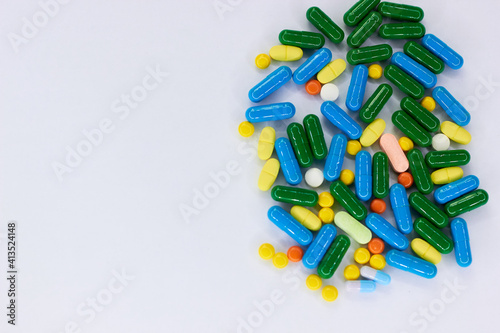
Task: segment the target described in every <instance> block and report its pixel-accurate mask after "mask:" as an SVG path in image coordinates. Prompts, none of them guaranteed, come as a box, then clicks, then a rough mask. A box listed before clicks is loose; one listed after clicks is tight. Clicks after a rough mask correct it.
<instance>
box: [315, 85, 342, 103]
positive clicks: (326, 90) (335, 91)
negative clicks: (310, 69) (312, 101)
mask: <svg viewBox="0 0 500 333" xmlns="http://www.w3.org/2000/svg"><path fill="white" fill-rule="evenodd" d="M339 94H340V92H339V88H338V87H337V86H336V85H334V84H333V83H327V84H324V85H323V87H321V92H320V96H321V98H322V99H323V100H324V101H335V100H337V98H339Z"/></svg>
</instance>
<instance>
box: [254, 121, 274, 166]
mask: <svg viewBox="0 0 500 333" xmlns="http://www.w3.org/2000/svg"><path fill="white" fill-rule="evenodd" d="M274 141H276V131H275V130H274V128H272V127H270V126H267V127H264V128H263V129H262V132H260V136H259V143H258V145H257V155H258V156H259V158H260V159H261V160H264V161H265V160H267V159H269V158H270V157H271V155H272V154H273V151H274Z"/></svg>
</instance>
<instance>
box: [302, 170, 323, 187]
mask: <svg viewBox="0 0 500 333" xmlns="http://www.w3.org/2000/svg"><path fill="white" fill-rule="evenodd" d="M304 178H305V180H306V184H307V185H309V186H311V187H320V186H321V184H323V181H324V180H325V176H324V175H323V171H321V170H320V169H318V168H311V169H309V170H307V171H306V174H305V176H304Z"/></svg>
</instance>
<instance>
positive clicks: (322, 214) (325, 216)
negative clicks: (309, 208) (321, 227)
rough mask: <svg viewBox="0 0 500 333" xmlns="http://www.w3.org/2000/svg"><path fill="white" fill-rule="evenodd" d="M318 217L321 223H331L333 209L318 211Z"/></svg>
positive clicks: (333, 214)
mask: <svg viewBox="0 0 500 333" xmlns="http://www.w3.org/2000/svg"><path fill="white" fill-rule="evenodd" d="M318 217H319V219H320V220H321V222H323V223H332V222H333V218H334V217H335V213H334V212H333V209H331V208H329V207H324V208H321V209H320V210H319V212H318Z"/></svg>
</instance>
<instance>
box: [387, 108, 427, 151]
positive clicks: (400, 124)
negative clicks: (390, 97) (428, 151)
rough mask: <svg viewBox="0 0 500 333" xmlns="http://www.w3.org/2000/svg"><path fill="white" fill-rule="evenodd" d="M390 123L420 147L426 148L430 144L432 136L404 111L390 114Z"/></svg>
mask: <svg viewBox="0 0 500 333" xmlns="http://www.w3.org/2000/svg"><path fill="white" fill-rule="evenodd" d="M392 123H393V124H394V125H395V126H396V127H397V128H399V130H400V131H401V132H403V133H404V134H406V136H408V137H409V138H410V139H412V140H413V142H415V144H417V145H419V146H420V147H428V146H430V145H431V144H432V136H431V135H430V134H429V132H427V131H426V130H425V129H424V128H423V127H422V126H420V125H419V124H418V123H417V122H416V121H415V120H414V119H413V118H412V117H410V116H409V115H408V114H407V113H406V112H404V111H401V110H399V111H396V112H394V113H393V114H392Z"/></svg>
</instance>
